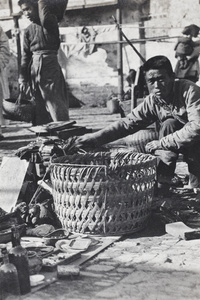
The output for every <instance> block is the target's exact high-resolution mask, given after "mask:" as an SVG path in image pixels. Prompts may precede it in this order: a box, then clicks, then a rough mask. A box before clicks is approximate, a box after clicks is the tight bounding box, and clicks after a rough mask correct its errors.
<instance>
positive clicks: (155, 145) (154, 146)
mask: <svg viewBox="0 0 200 300" xmlns="http://www.w3.org/2000/svg"><path fill="white" fill-rule="evenodd" d="M159 149H162V147H161V145H160V141H158V140H155V141H151V142H149V143H148V144H146V146H145V150H146V152H147V153H153V152H154V151H155V150H159Z"/></svg>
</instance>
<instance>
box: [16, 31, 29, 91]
mask: <svg viewBox="0 0 200 300" xmlns="http://www.w3.org/2000/svg"><path fill="white" fill-rule="evenodd" d="M31 58H32V52H31V51H30V42H29V38H28V30H25V32H24V40H23V54H22V60H21V67H20V75H19V80H18V81H19V85H20V90H21V91H23V92H26V89H27V88H28V83H29V79H30V78H29V64H30V61H31Z"/></svg>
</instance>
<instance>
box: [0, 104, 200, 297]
mask: <svg viewBox="0 0 200 300" xmlns="http://www.w3.org/2000/svg"><path fill="white" fill-rule="evenodd" d="M119 117H120V116H119V115H109V113H108V112H107V110H106V109H101V108H93V109H89V110H87V109H85V108H84V109H79V110H77V109H75V110H71V119H75V120H76V121H77V123H78V124H80V125H86V126H87V127H90V128H95V129H99V128H102V127H103V126H104V125H106V124H109V123H110V122H112V121H113V120H116V119H118V118H119ZM88 125H89V126H88ZM29 127H30V124H19V123H11V124H10V125H9V126H8V127H7V128H4V134H5V137H6V139H5V140H4V141H1V142H0V158H2V157H3V156H9V155H14V151H15V150H16V149H18V148H19V147H21V146H23V145H27V144H28V143H29V142H30V141H31V140H34V139H35V134H33V133H32V132H30V131H29V129H28V128H29ZM177 170H178V172H179V173H184V172H186V170H187V169H186V166H185V164H184V163H180V164H179V166H178V169H177ZM163 202H165V203H167V205H168V207H173V208H174V209H173V213H174V214H173V217H176V218H177V217H181V218H182V220H184V221H185V222H186V223H187V224H188V225H193V227H198V226H199V224H200V223H199V211H200V210H199V201H198V199H197V196H196V195H195V194H192V193H191V191H185V190H182V189H174V190H173V191H172V192H171V194H170V196H169V197H164V198H162V197H160V196H159V195H158V197H157V198H155V200H154V213H153V214H152V218H151V220H150V222H149V224H148V226H147V227H146V229H144V230H143V231H141V232H139V233H137V234H132V235H129V236H126V237H123V238H122V239H121V241H119V242H116V243H114V244H113V245H112V246H110V247H109V248H108V249H106V250H105V251H103V252H102V253H100V254H99V255H98V256H96V257H95V258H94V259H93V260H91V261H89V262H88V263H87V264H86V265H84V266H83V267H82V268H81V274H80V276H79V277H78V279H76V280H62V281H61V280H59V281H56V282H55V283H53V284H51V285H50V286H49V287H47V288H45V289H43V290H40V291H37V292H36V293H34V294H31V295H26V296H25V297H23V299H26V300H45V299H49V300H50V299H52V300H54V299H55V300H62V299H63V300H64V299H76V300H78V299H80V300H82V299H83V300H91V299H92V300H98V299H99V300H100V299H102V300H108V299H113V300H114V299H123V300H132V299H133V300H148V299H150V300H156V299H157V300H184V299H187V300H188V299H189V300H197V299H200V267H199V266H200V255H199V247H200V240H198V239H196V240H192V241H185V240H180V239H179V238H177V237H173V236H171V235H169V234H166V232H165V226H164V224H165V223H166V220H169V218H171V217H172V215H171V214H167V213H166V212H165V213H164V212H163V213H162V214H161V213H160V204H162V203H163ZM164 216H165V218H164ZM199 227H200V226H199Z"/></svg>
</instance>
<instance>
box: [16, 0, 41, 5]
mask: <svg viewBox="0 0 200 300" xmlns="http://www.w3.org/2000/svg"><path fill="white" fill-rule="evenodd" d="M22 4H31V5H33V6H37V5H38V0H19V1H18V5H19V6H21V5H22Z"/></svg>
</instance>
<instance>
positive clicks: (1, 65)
mask: <svg viewBox="0 0 200 300" xmlns="http://www.w3.org/2000/svg"><path fill="white" fill-rule="evenodd" d="M9 59H10V49H9V42H8V37H7V35H6V34H5V32H4V31H3V29H2V28H1V27H0V141H1V140H2V139H3V138H4V136H3V134H2V127H1V125H3V124H4V118H3V114H2V109H3V107H2V105H3V99H5V98H9V96H10V92H9V85H8V78H7V72H6V66H7V65H8V62H9Z"/></svg>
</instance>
